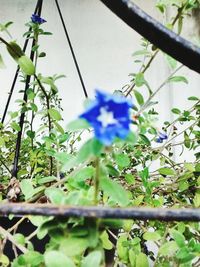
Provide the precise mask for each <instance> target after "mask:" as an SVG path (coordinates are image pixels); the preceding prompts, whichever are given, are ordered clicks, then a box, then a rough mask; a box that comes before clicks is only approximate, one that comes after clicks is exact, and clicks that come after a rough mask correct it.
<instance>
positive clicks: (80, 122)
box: [67, 119, 90, 132]
mask: <svg viewBox="0 0 200 267" xmlns="http://www.w3.org/2000/svg"><path fill="white" fill-rule="evenodd" d="M89 127H90V125H89V123H88V122H87V121H86V120H84V119H77V120H75V121H72V122H70V123H69V124H68V125H67V131H70V132H76V131H80V130H84V129H88V128H89Z"/></svg>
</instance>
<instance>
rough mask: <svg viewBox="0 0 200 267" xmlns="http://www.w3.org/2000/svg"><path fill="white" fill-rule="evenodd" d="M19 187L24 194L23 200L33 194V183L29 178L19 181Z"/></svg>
mask: <svg viewBox="0 0 200 267" xmlns="http://www.w3.org/2000/svg"><path fill="white" fill-rule="evenodd" d="M20 188H21V191H22V193H23V194H24V196H25V200H27V199H29V198H31V197H32V196H33V194H34V188H33V183H32V181H31V180H29V179H23V180H22V181H21V182H20Z"/></svg>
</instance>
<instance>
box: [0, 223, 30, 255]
mask: <svg viewBox="0 0 200 267" xmlns="http://www.w3.org/2000/svg"><path fill="white" fill-rule="evenodd" d="M0 234H1V235H3V236H4V238H7V239H8V240H9V241H10V242H11V243H12V244H14V245H15V246H16V247H17V248H18V249H19V250H21V252H23V253H24V254H25V253H27V252H28V249H27V248H25V247H24V246H22V245H20V244H18V243H17V242H16V241H15V239H14V237H13V236H12V235H11V234H10V233H9V232H8V231H6V230H5V229H4V228H3V227H1V226H0Z"/></svg>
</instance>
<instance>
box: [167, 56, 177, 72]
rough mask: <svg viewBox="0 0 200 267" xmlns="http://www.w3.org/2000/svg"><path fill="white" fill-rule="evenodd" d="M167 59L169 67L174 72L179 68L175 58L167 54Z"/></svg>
mask: <svg viewBox="0 0 200 267" xmlns="http://www.w3.org/2000/svg"><path fill="white" fill-rule="evenodd" d="M165 58H166V60H167V63H168V65H169V66H170V68H171V69H172V70H174V69H175V68H176V66H177V61H176V60H175V59H174V58H173V57H170V56H169V55H167V54H165Z"/></svg>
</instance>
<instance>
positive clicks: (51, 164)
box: [34, 74, 53, 175]
mask: <svg viewBox="0 0 200 267" xmlns="http://www.w3.org/2000/svg"><path fill="white" fill-rule="evenodd" d="M34 78H35V79H36V81H37V83H38V85H39V87H40V89H41V90H42V92H43V94H44V97H45V99H46V104H47V118H48V127H49V135H50V132H51V129H52V125H51V117H50V115H49V109H50V101H49V96H48V94H47V92H46V90H45V88H44V86H43V85H42V83H41V81H40V79H39V78H38V77H37V75H36V74H34ZM49 160H50V175H52V172H53V158H52V157H51V156H50V157H49Z"/></svg>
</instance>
